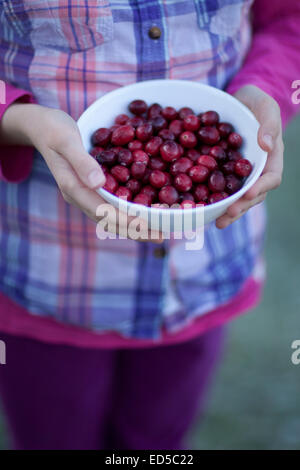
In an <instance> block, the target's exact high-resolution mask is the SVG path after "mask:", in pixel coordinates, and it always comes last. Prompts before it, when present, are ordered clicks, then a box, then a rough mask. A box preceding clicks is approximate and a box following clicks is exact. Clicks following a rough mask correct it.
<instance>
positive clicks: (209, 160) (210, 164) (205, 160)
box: [197, 155, 218, 171]
mask: <svg viewBox="0 0 300 470" xmlns="http://www.w3.org/2000/svg"><path fill="white" fill-rule="evenodd" d="M197 163H198V164H199V165H203V166H206V167H207V168H208V169H209V170H211V171H212V170H216V168H218V164H217V162H216V160H215V159H214V158H213V157H211V156H210V155H201V156H200V157H199V158H198V160H197Z"/></svg>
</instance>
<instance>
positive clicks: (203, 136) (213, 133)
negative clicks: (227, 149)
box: [198, 126, 220, 145]
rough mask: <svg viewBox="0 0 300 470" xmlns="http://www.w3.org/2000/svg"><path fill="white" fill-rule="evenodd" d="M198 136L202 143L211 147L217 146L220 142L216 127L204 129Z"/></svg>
mask: <svg viewBox="0 0 300 470" xmlns="http://www.w3.org/2000/svg"><path fill="white" fill-rule="evenodd" d="M198 136H199V138H200V140H201V141H202V142H204V143H205V144H209V145H215V144H216V143H217V142H218V141H219V140H220V134H219V131H218V130H217V129H216V128H215V127H210V126H207V127H202V128H201V129H200V130H199V131H198Z"/></svg>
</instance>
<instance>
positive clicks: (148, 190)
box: [140, 184, 157, 202]
mask: <svg viewBox="0 0 300 470" xmlns="http://www.w3.org/2000/svg"><path fill="white" fill-rule="evenodd" d="M140 194H146V195H147V196H149V197H150V199H151V202H152V201H154V199H156V197H157V191H156V189H154V188H153V186H150V184H148V185H147V186H144V187H143V188H142V189H141V192H140Z"/></svg>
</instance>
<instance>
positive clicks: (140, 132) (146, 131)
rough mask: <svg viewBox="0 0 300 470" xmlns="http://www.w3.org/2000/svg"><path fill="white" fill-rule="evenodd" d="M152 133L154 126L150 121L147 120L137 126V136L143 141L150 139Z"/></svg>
mask: <svg viewBox="0 0 300 470" xmlns="http://www.w3.org/2000/svg"><path fill="white" fill-rule="evenodd" d="M152 133H153V127H152V124H151V123H150V122H146V123H145V124H142V125H141V126H139V127H137V128H136V137H137V139H139V140H141V141H142V142H145V141H146V140H149V139H150V137H152Z"/></svg>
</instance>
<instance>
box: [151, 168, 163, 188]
mask: <svg viewBox="0 0 300 470" xmlns="http://www.w3.org/2000/svg"><path fill="white" fill-rule="evenodd" d="M149 182H150V184H151V185H152V186H154V187H155V188H162V187H163V186H164V185H165V184H166V182H167V178H166V175H165V173H164V172H163V171H160V170H153V171H152V172H151V174H150V176H149Z"/></svg>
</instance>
